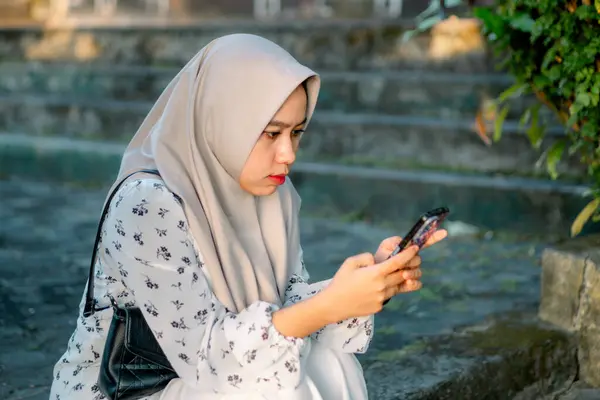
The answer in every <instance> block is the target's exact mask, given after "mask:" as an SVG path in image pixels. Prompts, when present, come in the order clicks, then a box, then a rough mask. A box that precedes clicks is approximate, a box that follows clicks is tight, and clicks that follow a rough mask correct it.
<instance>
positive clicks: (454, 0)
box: [415, 0, 463, 21]
mask: <svg viewBox="0 0 600 400" xmlns="http://www.w3.org/2000/svg"><path fill="white" fill-rule="evenodd" d="M462 4H463V1H462V0H446V1H445V2H444V6H445V7H446V8H447V9H448V8H454V7H458V6H460V5H462ZM439 12H440V2H439V1H438V0H432V1H430V2H429V6H427V8H426V9H425V10H423V12H421V13H420V14H419V15H417V16H416V17H415V19H416V20H417V21H423V20H425V19H426V18H429V17H431V16H432V15H435V14H439Z"/></svg>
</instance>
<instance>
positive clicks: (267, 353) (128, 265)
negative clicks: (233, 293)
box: [51, 178, 373, 400]
mask: <svg viewBox="0 0 600 400" xmlns="http://www.w3.org/2000/svg"><path fill="white" fill-rule="evenodd" d="M99 254H100V256H99V260H98V262H97V266H96V269H97V272H96V278H95V283H96V289H95V296H96V299H97V301H98V306H99V307H102V306H108V305H109V304H110V299H111V298H113V299H115V300H116V301H117V302H118V303H119V304H126V305H128V306H137V307H140V308H141V309H142V312H143V314H144V317H145V319H146V321H147V323H148V325H149V326H150V328H151V329H152V331H153V332H154V334H155V336H156V339H157V341H158V343H159V344H160V346H161V348H162V349H163V351H164V353H165V355H166V356H167V358H168V359H169V361H170V362H171V365H172V366H173V368H174V369H175V371H176V372H177V374H178V375H179V377H180V378H181V379H182V380H183V381H184V382H185V383H186V384H187V385H189V386H191V387H193V388H195V389H197V390H198V391H199V392H200V393H201V392H209V393H222V394H228V393H232V394H233V393H238V394H241V393H244V392H245V391H259V392H261V393H266V392H273V391H277V390H280V389H283V388H288V389H289V388H294V387H297V386H298V385H299V384H300V382H301V380H302V379H303V374H302V368H301V360H302V358H303V357H305V356H306V353H307V351H309V349H310V341H311V340H317V341H319V342H320V343H322V344H325V345H326V346H328V347H329V348H331V349H335V350H336V351H340V352H344V353H362V352H365V351H366V349H367V347H368V345H369V343H370V341H371V338H372V333H373V317H372V316H371V317H365V318H354V319H351V320H345V321H341V322H339V323H337V324H331V325H328V326H326V327H324V328H322V329H321V330H319V331H318V332H315V333H314V334H312V335H310V336H309V337H305V338H294V337H285V336H283V335H281V334H280V333H279V332H278V331H277V330H276V329H275V327H274V326H273V324H272V322H271V315H272V313H273V312H274V311H276V310H277V306H275V305H273V304H269V303H267V302H264V301H257V302H255V303H253V304H251V305H249V306H248V307H247V308H246V309H244V310H242V311H241V312H239V313H234V312H231V311H228V310H227V309H226V308H225V307H224V306H223V305H222V304H221V303H220V302H219V300H218V299H217V298H216V297H215V296H214V294H213V293H212V291H211V287H210V276H209V275H208V271H207V270H206V268H205V267H204V262H203V259H202V255H201V254H199V253H198V251H197V246H196V245H195V242H194V238H192V237H191V234H190V232H189V230H188V224H187V220H186V216H185V214H184V210H183V208H182V204H181V200H180V199H179V198H178V197H177V196H176V195H174V194H173V193H172V192H170V191H169V190H168V189H167V188H166V186H165V185H164V183H163V182H162V181H161V180H159V179H156V178H152V179H139V180H134V181H130V182H128V183H126V184H124V185H123V187H122V188H121V189H119V192H118V193H117V195H116V196H115V198H114V199H113V201H112V204H111V207H110V210H109V213H108V215H107V217H106V220H105V223H104V225H103V230H102V241H101V244H100V248H99ZM308 278H309V276H308V273H307V271H306V269H305V267H304V262H303V260H302V255H301V254H300V257H299V259H298V263H297V265H296V266H295V271H294V274H293V275H292V276H291V278H290V281H289V285H288V287H287V290H286V293H285V296H286V297H285V303H284V304H285V305H290V304H293V303H296V302H299V301H302V300H304V299H306V298H308V297H310V296H312V295H314V294H315V293H317V292H319V291H320V290H321V289H322V288H324V287H325V286H326V285H327V283H328V281H323V282H318V283H314V284H309V283H308ZM82 309H83V300H82V302H81V304H80V316H79V319H78V325H77V328H76V329H75V332H74V333H73V335H72V337H71V339H70V341H69V344H68V348H67V351H66V352H65V354H64V356H63V357H62V359H61V360H60V361H59V362H58V363H57V364H56V366H55V369H54V377H55V381H54V384H53V387H52V395H51V399H57V400H58V399H79V398H81V399H102V398H103V397H104V396H102V394H100V393H99V391H98V387H97V385H96V379H97V375H98V368H99V363H100V354H101V353H102V349H103V347H104V342H105V340H106V332H107V331H108V326H109V324H110V318H111V316H112V309H111V308H110V307H109V308H107V309H106V310H103V311H100V312H97V313H95V314H94V315H92V316H90V317H88V318H84V317H83V316H82V315H81V312H82ZM207 377H210V379H207ZM78 393H79V394H78Z"/></svg>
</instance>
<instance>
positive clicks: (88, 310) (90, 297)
mask: <svg viewBox="0 0 600 400" xmlns="http://www.w3.org/2000/svg"><path fill="white" fill-rule="evenodd" d="M139 172H145V173H147V174H152V175H158V176H160V174H159V173H158V171H157V170H155V169H142V170H139V171H135V172H132V173H131V174H129V175H127V176H126V177H125V178H123V179H122V180H121V182H119V184H118V185H117V186H116V187H115V188H114V190H113V191H112V192H111V193H110V195H109V196H108V199H107V200H106V204H105V205H104V209H103V210H102V215H101V216H100V222H99V223H98V231H97V232H96V240H95V242H94V249H93V251H92V261H91V263H90V273H89V277H88V282H87V288H86V293H85V306H84V308H83V316H84V317H86V318H87V317H89V316H91V315H93V314H94V312H96V311H100V310H98V309H96V308H95V305H96V302H95V301H94V272H95V271H94V270H95V268H94V267H95V265H96V255H97V253H98V245H99V244H100V236H101V235H102V224H103V223H104V219H105V218H106V214H107V213H108V209H109V208H110V204H111V202H112V199H113V197H115V194H116V193H117V191H118V190H119V188H120V187H121V185H122V184H123V182H125V181H126V180H127V179H128V178H129V177H130V176H132V175H134V174H137V173H139Z"/></svg>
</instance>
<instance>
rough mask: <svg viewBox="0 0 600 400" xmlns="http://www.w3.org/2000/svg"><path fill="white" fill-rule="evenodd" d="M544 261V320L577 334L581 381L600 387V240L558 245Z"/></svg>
mask: <svg viewBox="0 0 600 400" xmlns="http://www.w3.org/2000/svg"><path fill="white" fill-rule="evenodd" d="M542 260H543V261H542V271H543V272H542V297H541V304H540V311H539V315H540V318H542V319H543V320H546V321H549V322H552V323H554V324H556V325H558V326H560V327H562V328H564V329H568V330H571V331H575V332H577V336H578V338H579V349H578V358H579V364H580V373H581V377H582V379H583V380H584V381H585V382H587V383H589V384H590V385H592V386H596V387H600V236H598V235H591V236H587V237H582V238H578V239H575V240H572V241H567V242H565V243H564V244H561V245H557V246H556V247H555V248H554V249H549V250H546V251H545V252H544V255H543V259H542Z"/></svg>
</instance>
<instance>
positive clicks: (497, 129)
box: [494, 105, 510, 142]
mask: <svg viewBox="0 0 600 400" xmlns="http://www.w3.org/2000/svg"><path fill="white" fill-rule="evenodd" d="M509 109H510V107H509V106H508V105H505V106H504V107H502V110H500V113H498V117H497V118H496V120H495V121H494V142H497V141H499V140H500V138H501V137H502V125H503V124H504V120H505V119H506V115H507V114H508V110H509Z"/></svg>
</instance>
